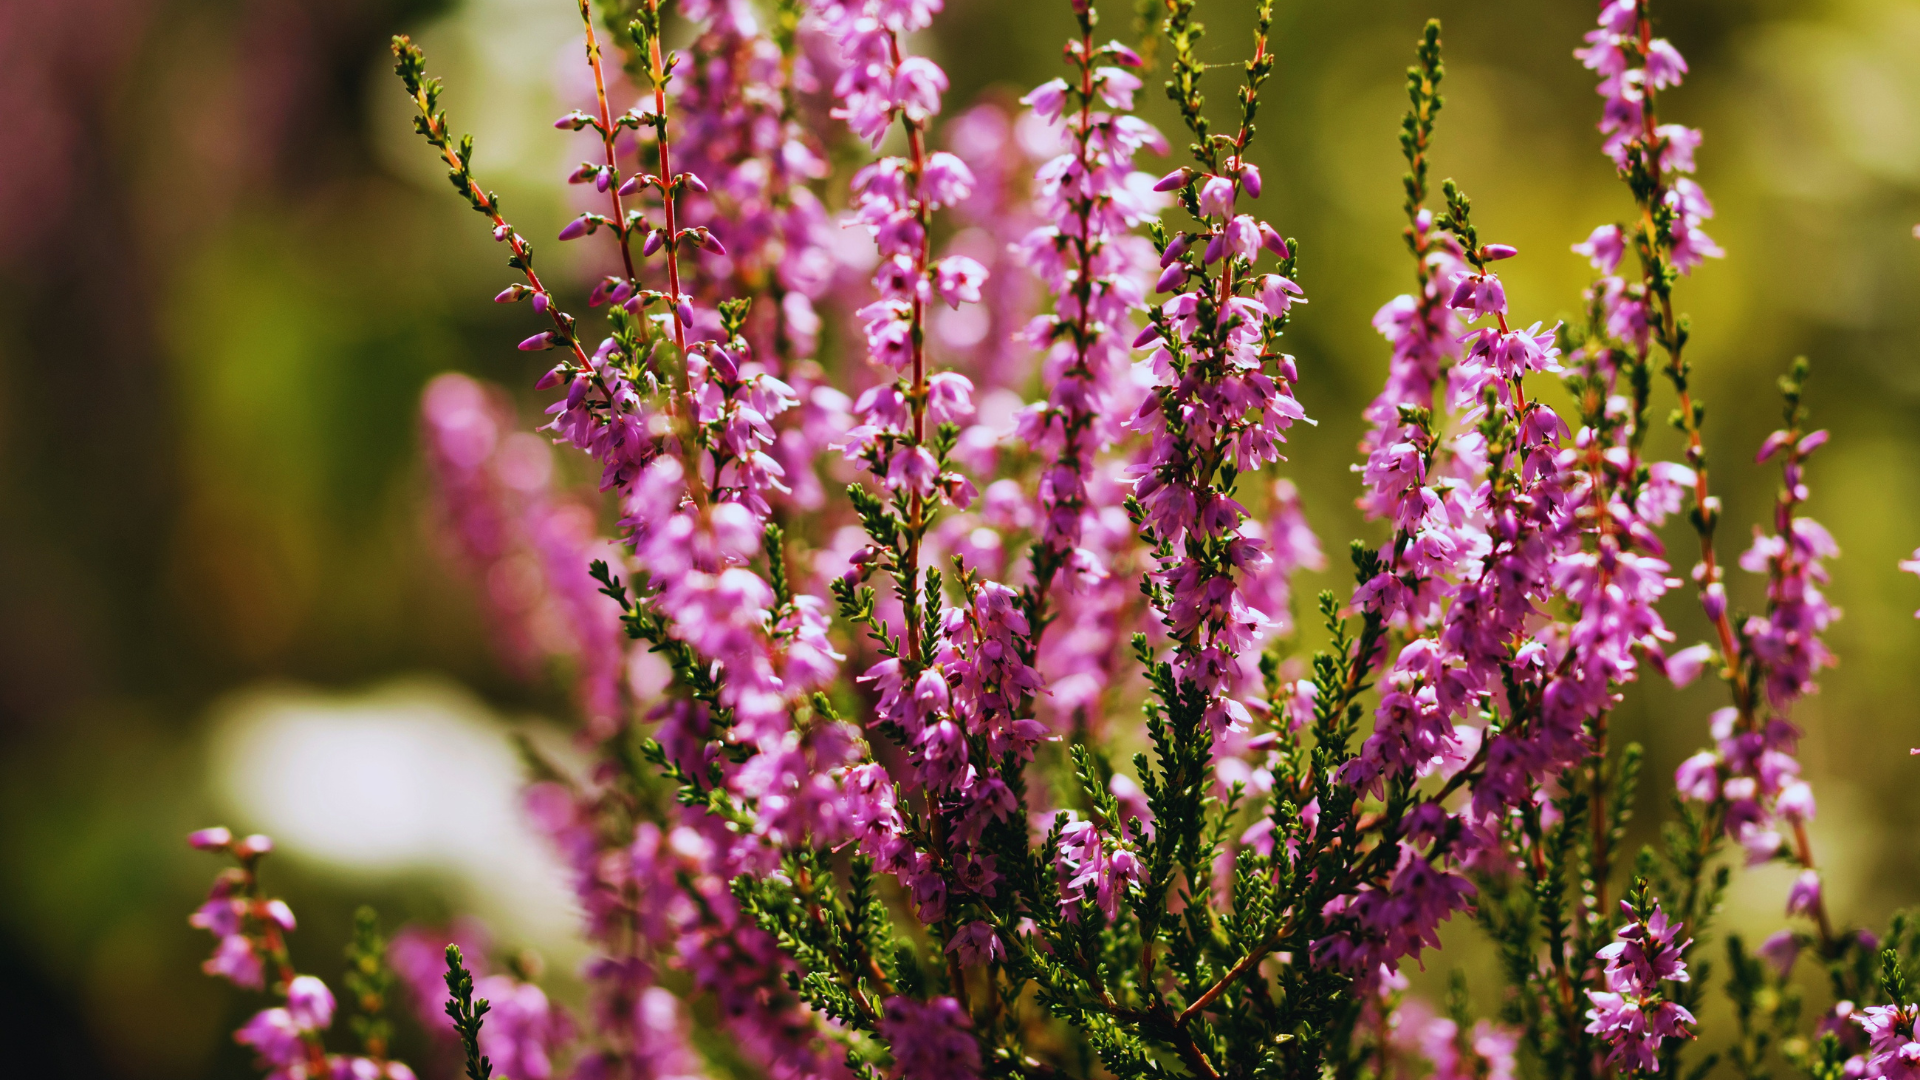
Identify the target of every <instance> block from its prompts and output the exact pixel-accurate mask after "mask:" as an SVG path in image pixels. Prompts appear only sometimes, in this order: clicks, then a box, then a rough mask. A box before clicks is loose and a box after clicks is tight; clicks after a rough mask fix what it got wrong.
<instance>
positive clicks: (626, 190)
mask: <svg viewBox="0 0 1920 1080" xmlns="http://www.w3.org/2000/svg"><path fill="white" fill-rule="evenodd" d="M642 180H643V178H642V177H639V176H629V177H627V178H626V179H625V180H622V181H621V182H620V190H619V192H618V193H617V194H620V195H632V194H633V193H634V192H637V191H639V190H640V185H641V183H642Z"/></svg>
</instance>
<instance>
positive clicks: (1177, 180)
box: [1153, 168, 1193, 191]
mask: <svg viewBox="0 0 1920 1080" xmlns="http://www.w3.org/2000/svg"><path fill="white" fill-rule="evenodd" d="M1192 179H1193V170H1192V169H1188V168H1179V169H1175V170H1173V171H1172V172H1170V173H1168V174H1167V175H1165V176H1163V177H1161V178H1160V182H1159V183H1157V184H1155V185H1153V190H1155V191H1174V190H1176V189H1179V188H1183V187H1186V186H1187V184H1188V182H1189V181H1191V180H1192Z"/></svg>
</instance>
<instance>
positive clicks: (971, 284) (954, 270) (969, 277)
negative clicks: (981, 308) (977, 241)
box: [933, 255, 987, 307]
mask: <svg viewBox="0 0 1920 1080" xmlns="http://www.w3.org/2000/svg"><path fill="white" fill-rule="evenodd" d="M933 273H934V285H933V288H934V292H936V293H937V294H939V296H940V299H941V300H944V301H946V303H947V306H949V307H959V306H960V305H961V304H962V303H967V304H977V303H979V302H980V286H981V284H982V283H983V282H985V281H986V280H987V268H986V267H984V266H981V265H980V264H979V263H978V262H976V261H974V260H973V259H969V258H967V257H966V256H964V255H956V256H953V257H951V258H946V259H941V260H940V261H939V262H937V263H935V264H934V267H933Z"/></svg>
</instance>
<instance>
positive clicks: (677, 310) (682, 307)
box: [673, 300, 693, 329]
mask: <svg viewBox="0 0 1920 1080" xmlns="http://www.w3.org/2000/svg"><path fill="white" fill-rule="evenodd" d="M673 313H674V314H675V315H678V316H679V317H680V325H681V326H684V327H686V328H688V329H692V328H693V305H692V304H689V303H687V302H686V301H685V300H682V301H680V303H679V304H677V305H675V306H674V309H673Z"/></svg>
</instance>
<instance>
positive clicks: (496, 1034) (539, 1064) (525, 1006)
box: [473, 975, 566, 1080]
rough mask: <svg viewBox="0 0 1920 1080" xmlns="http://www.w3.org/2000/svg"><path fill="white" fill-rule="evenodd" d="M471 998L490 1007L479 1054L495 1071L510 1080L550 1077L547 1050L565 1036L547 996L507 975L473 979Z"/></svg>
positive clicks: (530, 984)
mask: <svg viewBox="0 0 1920 1080" xmlns="http://www.w3.org/2000/svg"><path fill="white" fill-rule="evenodd" d="M473 995H474V997H476V998H486V999H487V1000H488V1001H489V1002H491V1003H492V1004H493V1008H492V1009H491V1010H490V1011H489V1012H488V1013H487V1022H486V1025H485V1026H484V1027H482V1028H481V1029H480V1051H481V1053H484V1054H486V1055H487V1056H488V1057H490V1058H492V1059H493V1064H494V1068H495V1069H496V1070H497V1071H498V1072H500V1073H501V1074H502V1075H504V1076H509V1077H512V1078H513V1080H547V1078H548V1077H550V1076H551V1075H552V1074H553V1065H552V1062H551V1060H550V1058H549V1056H548V1054H549V1051H550V1050H552V1049H555V1048H557V1046H558V1045H559V1043H560V1040H561V1038H562V1037H563V1036H564V1035H565V1033H566V1032H565V1027H564V1025H563V1024H562V1023H561V1022H560V1018H559V1016H558V1015H557V1014H556V1013H554V1011H553V1010H552V1008H551V1006H549V1005H548V1004H547V995H546V994H544V993H542V992H541V990H540V988H539V987H537V986H535V985H533V984H532V983H528V982H521V981H520V980H518V979H516V978H514V977H512V976H510V975H489V976H487V977H485V978H483V979H478V980H476V981H475V982H474V987H473Z"/></svg>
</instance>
